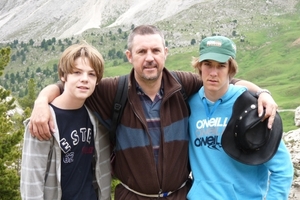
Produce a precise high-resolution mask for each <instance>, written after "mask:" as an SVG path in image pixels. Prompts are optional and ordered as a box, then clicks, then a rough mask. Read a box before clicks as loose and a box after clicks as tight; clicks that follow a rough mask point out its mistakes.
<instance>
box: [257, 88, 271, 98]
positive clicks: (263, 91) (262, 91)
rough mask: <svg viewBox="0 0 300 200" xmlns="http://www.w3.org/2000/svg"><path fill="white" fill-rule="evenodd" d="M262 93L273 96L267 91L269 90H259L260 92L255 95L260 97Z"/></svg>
mask: <svg viewBox="0 0 300 200" xmlns="http://www.w3.org/2000/svg"><path fill="white" fill-rule="evenodd" d="M261 93H267V94H269V95H271V96H272V94H271V92H270V91H269V90H267V89H262V90H258V91H257V92H256V93H255V95H256V96H259V95H260V94H261Z"/></svg>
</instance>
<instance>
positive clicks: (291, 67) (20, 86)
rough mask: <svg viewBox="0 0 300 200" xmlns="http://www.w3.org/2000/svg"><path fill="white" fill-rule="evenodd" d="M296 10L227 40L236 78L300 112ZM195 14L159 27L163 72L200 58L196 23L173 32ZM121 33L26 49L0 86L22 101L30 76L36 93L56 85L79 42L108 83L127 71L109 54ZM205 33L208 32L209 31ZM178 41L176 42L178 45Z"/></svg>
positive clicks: (286, 118)
mask: <svg viewBox="0 0 300 200" xmlns="http://www.w3.org/2000/svg"><path fill="white" fill-rule="evenodd" d="M297 6H298V7H297V11H296V12H293V13H291V14H287V15H273V16H262V15H261V16H255V17H254V19H252V22H254V23H253V24H247V23H246V22H247V21H242V20H241V19H239V20H238V22H237V23H236V24H235V26H234V28H233V30H236V32H237V33H239V34H236V35H234V36H232V35H230V37H231V38H232V39H233V40H234V41H235V42H236V44H237V61H238V63H239V72H238V74H237V76H236V77H238V78H241V79H245V80H248V81H252V82H254V83H256V84H257V85H259V86H261V87H262V88H267V89H269V90H270V91H271V92H272V95H273V97H274V99H275V100H276V102H277V103H278V105H279V108H280V109H295V108H296V107H297V106H300V84H299V83H300V73H299V69H300V56H299V55H300V32H299V27H300V15H299V10H300V9H299V6H300V4H299V3H298V5H297ZM193 9H194V10H195V9H199V8H192V9H191V10H192V11H191V12H183V13H180V14H179V15H177V16H174V17H173V18H172V19H168V21H163V22H159V23H158V24H157V26H159V27H160V28H161V29H162V30H163V31H164V32H165V35H166V41H167V43H168V45H169V56H168V59H167V62H166V67H167V68H168V69H170V70H183V71H192V70H193V69H192V68H191V64H190V62H191V59H192V57H193V56H198V43H199V42H200V40H201V38H202V34H201V31H200V33H199V32H198V30H199V27H200V26H201V25H199V24H200V22H199V24H195V22H193V23H194V24H193V25H191V24H180V26H175V27H174V26H171V24H175V22H176V19H178V18H183V17H185V18H190V19H192V17H191V16H193V12H194V10H193ZM186 15H187V16H186ZM197 19H198V18H196V19H195V20H196V21H197ZM181 20H183V21H184V20H185V19H184V18H183V19H181ZM223 21H227V22H226V23H228V24H232V19H231V20H229V18H228V19H225V18H224V19H223ZM195 27H196V28H195ZM121 28H122V27H119V28H112V29H101V30H99V29H91V30H89V31H86V32H85V33H84V34H82V35H81V36H79V37H77V38H70V39H67V40H63V41H62V43H61V44H59V42H58V41H56V42H55V43H53V44H52V45H50V46H49V48H48V50H45V49H42V48H40V47H39V46H41V45H40V44H34V45H33V46H29V47H28V48H27V51H26V59H25V61H22V60H21V58H20V57H18V58H17V59H16V60H15V61H12V62H11V63H10V64H9V65H8V66H7V67H6V68H5V71H4V75H3V76H2V77H1V80H0V84H1V85H5V87H6V89H10V90H12V91H13V94H15V95H20V91H22V93H24V94H26V88H27V81H28V79H29V78H30V76H31V77H33V78H34V79H35V81H36V83H37V90H40V89H41V88H42V87H44V86H45V85H47V84H50V83H53V82H55V81H56V80H57V75H56V68H55V64H56V63H57V60H58V58H59V55H60V54H61V52H62V49H63V48H66V47H67V46H68V45H70V44H72V43H76V42H78V41H81V40H86V41H88V42H89V43H90V44H93V45H94V46H95V47H96V48H97V49H98V50H99V51H100V52H101V53H102V54H103V56H104V59H105V62H106V69H105V76H106V77H107V76H117V75H121V74H125V73H128V72H129V71H130V70H131V65H130V64H129V63H128V62H124V60H123V59H122V58H116V57H112V56H110V54H109V52H110V51H111V50H114V51H115V52H117V51H120V52H124V50H125V46H126V39H127V37H126V36H127V34H128V33H129V30H121V31H120V29H121ZM211 29H212V32H211V33H214V32H215V31H213V28H211ZM205 30H206V31H207V27H206V29H205ZM203 31H204V29H203ZM179 35H180V36H181V38H180V39H178V37H179ZM206 35H207V34H206ZM176 39H177V40H179V41H181V40H183V41H184V42H185V43H184V44H183V43H179V45H178V44H176V43H175V42H174V41H176ZM191 39H196V41H197V42H196V44H195V45H191V44H189V41H191ZM2 46H3V45H2ZM4 46H5V45H4ZM0 47H1V45H0ZM51 48H52V49H51ZM24 49H25V47H24V45H23V46H22V44H18V45H16V47H15V48H13V49H12V50H13V54H15V55H16V54H17V53H20V52H21V51H22V50H23V51H24ZM50 49H51V50H50ZM39 68H40V69H39ZM39 70H41V71H39ZM26 71H28V76H27V78H24V76H23V74H25V72H26ZM12 75H14V76H16V77H17V76H20V78H19V79H18V80H17V82H16V83H10V81H11V76H12ZM281 116H282V118H283V122H284V130H285V131H288V130H292V129H295V128H296V127H295V126H294V121H293V120H294V119H293V118H294V114H293V112H283V113H281Z"/></svg>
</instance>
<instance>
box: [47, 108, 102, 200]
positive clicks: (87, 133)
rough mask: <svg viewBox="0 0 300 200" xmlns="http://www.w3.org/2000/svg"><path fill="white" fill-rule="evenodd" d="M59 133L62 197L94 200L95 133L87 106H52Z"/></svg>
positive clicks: (95, 196)
mask: <svg viewBox="0 0 300 200" xmlns="http://www.w3.org/2000/svg"><path fill="white" fill-rule="evenodd" d="M51 106H52V108H53V109H54V112H55V115H56V121H57V125H58V130H59V135H60V146H61V149H63V150H62V157H61V188H62V200H76V199H78V200H82V199H89V200H96V199H97V195H96V192H95V190H94V189H93V184H92V183H93V166H92V160H93V155H94V148H95V145H94V133H93V125H92V123H91V120H90V118H89V115H88V112H87V110H86V108H85V107H84V106H83V107H81V108H80V109H76V110H62V109H59V108H57V107H55V106H53V105H51Z"/></svg>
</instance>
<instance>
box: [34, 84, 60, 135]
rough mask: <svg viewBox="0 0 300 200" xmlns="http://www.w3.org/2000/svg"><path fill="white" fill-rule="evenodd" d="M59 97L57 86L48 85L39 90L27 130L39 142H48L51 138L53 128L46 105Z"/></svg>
mask: <svg viewBox="0 0 300 200" xmlns="http://www.w3.org/2000/svg"><path fill="white" fill-rule="evenodd" d="M59 95H60V89H59V87H58V85H55V84H52V85H48V86H46V87H45V88H44V89H42V90H41V92H40V94H39V96H38V97H37V99H36V100H35V102H34V107H33V110H32V113H31V117H30V123H29V130H30V133H31V135H32V136H34V137H37V138H38V139H39V140H48V139H49V138H50V137H52V134H51V132H54V130H55V127H54V122H53V119H52V116H51V113H50V109H49V105H48V104H49V103H50V102H51V101H53V99H55V98H56V97H57V96H59ZM49 127H50V128H49ZM50 129H51V130H50Z"/></svg>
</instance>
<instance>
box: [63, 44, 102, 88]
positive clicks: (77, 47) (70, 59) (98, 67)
mask: <svg viewBox="0 0 300 200" xmlns="http://www.w3.org/2000/svg"><path fill="white" fill-rule="evenodd" d="M79 57H82V58H86V59H88V60H89V61H90V65H91V68H92V69H93V70H95V73H96V77H97V83H99V82H100V80H101V79H102V77H103V71H104V59H103V57H102V55H101V54H100V53H99V51H98V50H97V49H96V48H95V47H93V46H91V45H89V44H87V43H82V44H73V45H71V46H69V47H68V48H67V49H66V50H65V51H64V52H63V53H62V55H61V57H60V59H59V63H58V76H59V78H61V77H64V79H65V80H67V75H68V74H72V73H73V72H74V68H75V60H76V59H77V58H79ZM83 60H84V59H83Z"/></svg>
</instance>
